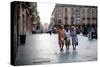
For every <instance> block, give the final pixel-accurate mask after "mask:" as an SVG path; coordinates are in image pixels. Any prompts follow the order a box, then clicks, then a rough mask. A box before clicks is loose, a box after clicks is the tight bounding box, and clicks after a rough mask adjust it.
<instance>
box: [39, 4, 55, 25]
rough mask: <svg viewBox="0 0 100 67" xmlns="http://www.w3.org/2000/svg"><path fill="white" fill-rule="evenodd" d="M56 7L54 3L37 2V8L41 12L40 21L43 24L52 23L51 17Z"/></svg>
mask: <svg viewBox="0 0 100 67" xmlns="http://www.w3.org/2000/svg"><path fill="white" fill-rule="evenodd" d="M54 7H55V4H54V3H37V10H38V12H39V16H40V22H41V23H42V24H44V23H48V24H49V23H50V18H51V16H52V11H53V9H54Z"/></svg>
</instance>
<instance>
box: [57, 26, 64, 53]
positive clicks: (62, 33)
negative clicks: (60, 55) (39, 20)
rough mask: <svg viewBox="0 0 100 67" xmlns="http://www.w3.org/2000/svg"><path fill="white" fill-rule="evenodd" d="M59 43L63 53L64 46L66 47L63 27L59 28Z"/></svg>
mask: <svg viewBox="0 0 100 67" xmlns="http://www.w3.org/2000/svg"><path fill="white" fill-rule="evenodd" d="M58 40H59V41H58V42H59V47H60V51H63V46H64V26H63V25H61V26H59V27H58Z"/></svg>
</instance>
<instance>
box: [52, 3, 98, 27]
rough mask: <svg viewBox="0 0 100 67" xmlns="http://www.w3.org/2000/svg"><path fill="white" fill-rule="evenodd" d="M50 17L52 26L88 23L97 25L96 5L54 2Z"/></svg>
mask: <svg viewBox="0 0 100 67" xmlns="http://www.w3.org/2000/svg"><path fill="white" fill-rule="evenodd" d="M52 18H53V22H51V23H53V24H54V26H57V25H61V24H62V25H64V26H67V25H75V26H76V25H79V26H80V25H88V24H90V25H95V26H97V7H96V6H81V5H66V4H56V6H55V8H54V10H53V12H52ZM51 21H52V20H51ZM51 26H52V25H51Z"/></svg>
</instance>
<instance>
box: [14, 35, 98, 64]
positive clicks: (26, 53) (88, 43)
mask: <svg viewBox="0 0 100 67" xmlns="http://www.w3.org/2000/svg"><path fill="white" fill-rule="evenodd" d="M78 41H79V45H78V46H77V49H76V51H73V49H72V45H71V46H70V49H69V50H66V49H65V46H64V51H63V52H60V49H59V45H58V35H57V34H52V35H50V34H27V37H26V43H25V44H24V45H20V46H19V48H18V54H17V58H16V62H15V63H16V65H30V64H51V63H70V62H83V61H96V60H97V40H96V39H93V40H88V38H87V37H85V36H82V35H78Z"/></svg>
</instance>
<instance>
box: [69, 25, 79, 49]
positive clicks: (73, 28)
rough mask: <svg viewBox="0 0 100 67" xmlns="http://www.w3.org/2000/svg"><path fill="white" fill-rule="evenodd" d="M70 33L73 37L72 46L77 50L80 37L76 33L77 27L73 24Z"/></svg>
mask: <svg viewBox="0 0 100 67" xmlns="http://www.w3.org/2000/svg"><path fill="white" fill-rule="evenodd" d="M70 35H71V37H72V46H73V50H76V45H78V38H77V33H76V28H75V27H74V26H72V28H71V32H70Z"/></svg>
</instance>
